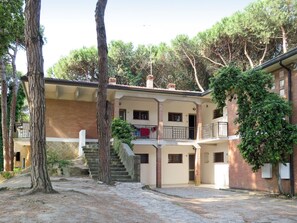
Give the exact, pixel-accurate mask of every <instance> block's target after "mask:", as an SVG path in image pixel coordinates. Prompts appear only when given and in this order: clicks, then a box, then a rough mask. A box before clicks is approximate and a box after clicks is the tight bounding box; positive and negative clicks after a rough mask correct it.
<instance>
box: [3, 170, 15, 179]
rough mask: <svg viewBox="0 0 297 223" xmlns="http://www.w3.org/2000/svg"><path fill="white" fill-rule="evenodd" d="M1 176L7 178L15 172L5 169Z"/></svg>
mask: <svg viewBox="0 0 297 223" xmlns="http://www.w3.org/2000/svg"><path fill="white" fill-rule="evenodd" d="M1 176H2V177H3V178H5V179H10V178H12V177H13V176H14V174H13V172H9V171H3V172H1Z"/></svg>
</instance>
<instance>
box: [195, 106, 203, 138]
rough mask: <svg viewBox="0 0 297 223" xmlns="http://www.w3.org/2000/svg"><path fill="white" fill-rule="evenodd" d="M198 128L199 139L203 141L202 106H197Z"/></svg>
mask: <svg viewBox="0 0 297 223" xmlns="http://www.w3.org/2000/svg"><path fill="white" fill-rule="evenodd" d="M196 126H197V128H198V132H197V136H196V138H197V139H202V105H199V104H196Z"/></svg>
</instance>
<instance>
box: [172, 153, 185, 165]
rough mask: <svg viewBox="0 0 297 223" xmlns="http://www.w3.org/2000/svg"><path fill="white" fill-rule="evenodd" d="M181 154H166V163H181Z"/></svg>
mask: <svg viewBox="0 0 297 223" xmlns="http://www.w3.org/2000/svg"><path fill="white" fill-rule="evenodd" d="M182 162H183V154H168V163H182Z"/></svg>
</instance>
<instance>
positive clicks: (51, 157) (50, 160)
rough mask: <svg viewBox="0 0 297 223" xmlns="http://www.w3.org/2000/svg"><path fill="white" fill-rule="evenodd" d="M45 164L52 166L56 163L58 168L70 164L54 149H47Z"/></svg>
mask: <svg viewBox="0 0 297 223" xmlns="http://www.w3.org/2000/svg"><path fill="white" fill-rule="evenodd" d="M47 165H48V167H49V168H53V167H54V166H56V165H57V167H58V168H63V167H66V166H68V165H70V161H69V160H65V159H63V157H61V156H60V154H59V153H58V152H57V151H56V150H48V151H47Z"/></svg>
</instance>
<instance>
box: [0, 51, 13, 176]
mask: <svg viewBox="0 0 297 223" xmlns="http://www.w3.org/2000/svg"><path fill="white" fill-rule="evenodd" d="M0 63H1V119H2V120H1V121H2V123H1V124H2V143H3V158H4V171H12V169H11V165H10V153H9V146H8V128H7V82H6V66H5V62H4V58H3V57H1V58H0Z"/></svg>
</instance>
